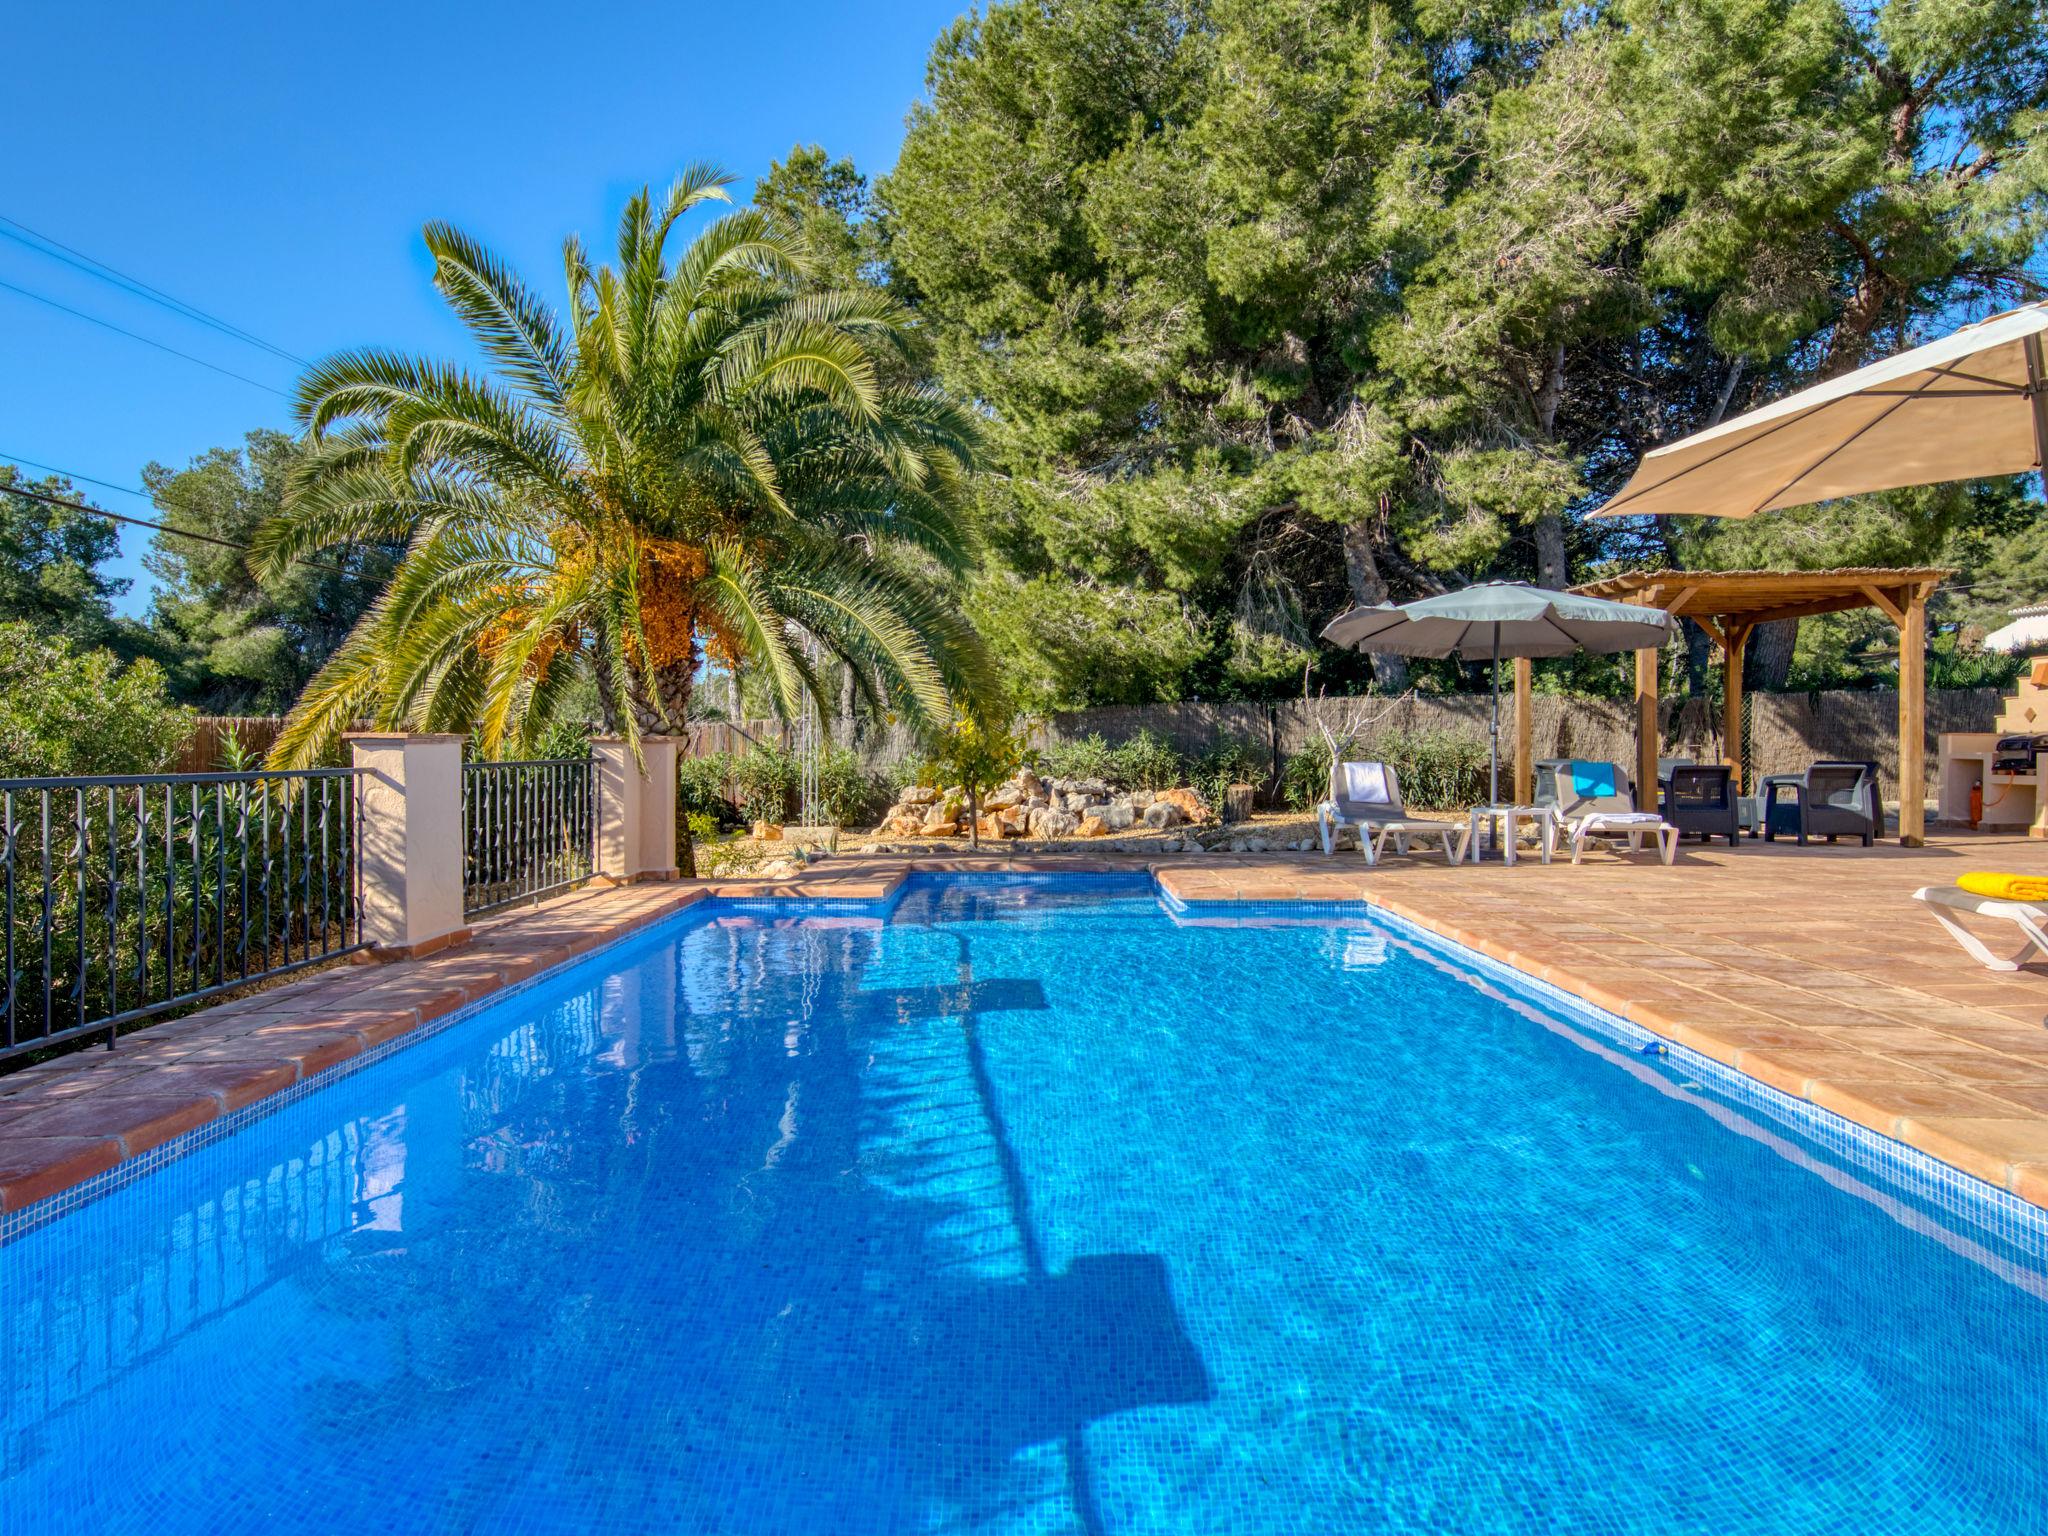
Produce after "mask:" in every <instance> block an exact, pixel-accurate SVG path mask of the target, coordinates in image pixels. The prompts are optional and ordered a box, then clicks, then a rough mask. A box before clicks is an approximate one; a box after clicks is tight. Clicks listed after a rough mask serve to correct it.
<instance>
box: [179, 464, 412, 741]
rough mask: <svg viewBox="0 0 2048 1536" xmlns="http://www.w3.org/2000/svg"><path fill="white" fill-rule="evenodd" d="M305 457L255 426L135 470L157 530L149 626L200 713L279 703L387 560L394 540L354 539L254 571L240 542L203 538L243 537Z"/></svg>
mask: <svg viewBox="0 0 2048 1536" xmlns="http://www.w3.org/2000/svg"><path fill="white" fill-rule="evenodd" d="M304 457H305V453H304V449H303V448H302V446H301V445H300V444H299V442H298V441H297V440H296V439H294V438H290V437H287V436H286V435H285V434H284V433H282V432H271V431H256V432H251V433H249V434H248V436H247V437H246V438H245V439H244V440H243V446H242V447H241V448H239V449H232V448H215V449H212V450H210V451H209V452H207V453H203V454H201V455H200V456H199V457H197V458H195V459H194V460H192V462H191V464H190V465H188V466H187V467H186V468H184V469H182V470H171V469H167V468H165V467H164V466H163V465H161V464H151V465H149V466H147V467H146V468H145V469H144V470H143V471H142V481H143V484H144V485H145V486H147V487H148V488H149V491H150V493H151V495H152V497H153V498H154V499H155V502H156V508H157V517H158V519H159V521H160V522H161V523H162V524H163V526H164V530H165V531H164V532H161V533H158V534H156V535H154V536H153V537H152V538H151V540H150V550H149V553H148V554H147V555H145V556H144V557H143V562H142V563H143V567H144V569H146V570H147V571H148V572H149V573H150V575H152V576H154V577H155V578H156V580H157V582H158V588H157V593H156V596H155V598H154V600H153V602H152V606H151V610H150V626H151V628H152V630H153V631H154V633H155V635H156V637H157V641H158V644H159V645H160V646H161V647H162V648H163V651H164V654H165V661H166V665H167V666H169V668H170V670H171V675H172V679H173V682H174V686H175V687H176V689H177V692H178V695H179V697H181V698H184V699H187V700H189V701H191V702H193V703H196V704H199V705H200V706H201V707H203V708H204V709H205V710H207V711H208V712H209V713H212V714H283V713H284V712H285V711H286V710H288V709H290V708H291V706H292V703H293V701H294V700H296V699H297V698H298V696H299V692H300V690H301V689H303V688H304V687H305V685H306V684H307V683H308V682H309V681H311V680H312V678H313V676H314V674H315V673H317V672H318V671H319V670H320V668H321V666H322V665H323V664H324V663H325V662H326V661H327V659H328V658H329V657H330V656H332V655H333V654H334V652H335V650H336V648H337V647H339V646H340V644H341V642H342V641H343V640H345V639H346V638H347V637H348V633H349V631H350V630H351V629H353V628H354V627H355V626H356V624H357V622H358V621H360V620H361V618H362V617H363V615H364V614H365V613H366V612H367V611H368V610H369V607H370V604H371V602H372V601H373V600H374V599H375V597H376V595H377V593H378V591H379V590H380V589H381V588H382V587H383V585H384V583H385V582H386V581H388V580H389V579H390V577H391V572H392V569H393V568H394V566H395V565H396V563H397V558H398V554H399V549H398V546H397V545H396V544H394V543H389V542H382V543H380V542H358V543H350V544H346V545H342V546H339V547H337V548H335V549H332V550H329V551H328V552H327V553H326V554H324V555H323V556H321V557H320V559H319V560H318V561H314V562H307V561H296V562H293V563H291V564H289V565H286V566H284V567H283V568H281V569H279V570H277V571H275V572H272V573H270V574H268V575H265V576H262V577H258V576H256V575H253V574H251V572H250V570H249V565H248V558H247V556H246V555H245V554H244V553H243V552H242V550H240V549H237V548H224V547H223V546H222V545H221V544H216V543H209V542H207V540H208V539H218V540H223V541H225V542H226V543H227V544H229V545H246V544H248V542H249V541H250V539H252V538H253V537H254V536H255V533H256V530H257V529H258V528H260V527H261V526H262V525H263V524H264V523H265V522H266V521H268V520H269V519H271V518H274V517H276V516H277V515H278V514H279V512H280V511H281V510H282V508H283V506H284V497H285V487H286V484H287V482H288V480H289V479H290V477H291V474H292V472H293V470H294V469H295V468H296V467H297V466H298V465H299V464H300V463H301V461H302V460H303V459H304ZM194 534H198V535H204V537H203V538H194V537H191V535H194Z"/></svg>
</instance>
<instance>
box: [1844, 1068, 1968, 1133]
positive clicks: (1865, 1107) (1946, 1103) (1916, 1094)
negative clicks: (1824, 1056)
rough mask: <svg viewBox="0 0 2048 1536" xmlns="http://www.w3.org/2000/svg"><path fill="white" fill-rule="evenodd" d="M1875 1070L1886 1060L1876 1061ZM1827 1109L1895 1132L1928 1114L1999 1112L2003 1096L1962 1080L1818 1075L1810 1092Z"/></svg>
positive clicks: (1887, 1131)
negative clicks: (1970, 1085) (1903, 1125)
mask: <svg viewBox="0 0 2048 1536" xmlns="http://www.w3.org/2000/svg"><path fill="white" fill-rule="evenodd" d="M1871 1069H1872V1070H1873V1071H1880V1072H1881V1071H1883V1070H1884V1069H1885V1064H1884V1063H1882V1062H1872V1063H1871ZM1806 1096H1807V1097H1808V1098H1810V1099H1812V1100H1813V1102H1814V1103H1816V1104H1818V1105H1820V1107H1821V1108H1823V1109H1832V1110H1833V1111H1834V1112H1835V1113H1836V1114H1838V1115H1843V1116H1846V1117H1847V1118H1848V1119H1851V1120H1854V1121H1855V1122H1856V1123H1857V1124H1859V1125H1867V1126H1870V1127H1872V1128H1873V1129H1875V1130H1881V1131H1883V1132H1884V1133H1885V1134H1886V1135H1891V1134H1893V1133H1894V1128H1895V1127H1896V1126H1897V1125H1898V1123H1899V1122H1900V1121H1901V1120H1905V1119H1909V1118H1912V1117H1915V1116H1926V1115H1996V1114H1997V1113H1998V1112H1999V1111H2000V1110H2002V1109H2004V1108H2006V1106H2005V1104H2004V1103H2003V1102H2001V1101H2000V1100H1998V1099H1996V1098H1994V1097H1992V1096H1991V1095H1990V1094H1989V1093H1987V1092H1984V1091H1982V1090H1979V1089H1975V1088H1970V1087H1966V1086H1965V1085H1963V1084H1961V1083H1929V1082H1926V1081H1924V1080H1923V1081H1911V1082H1894V1081H1891V1080H1890V1079H1888V1078H1876V1079H1869V1078H1846V1079H1832V1078H1830V1079H1816V1080H1815V1081H1814V1082H1813V1083H1811V1084H1810V1085H1809V1086H1808V1089H1807V1095H1806Z"/></svg>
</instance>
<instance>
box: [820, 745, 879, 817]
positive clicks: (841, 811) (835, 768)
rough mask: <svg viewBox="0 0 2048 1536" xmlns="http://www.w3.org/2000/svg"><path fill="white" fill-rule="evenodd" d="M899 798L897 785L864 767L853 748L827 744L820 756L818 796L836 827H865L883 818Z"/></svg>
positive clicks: (826, 813)
mask: <svg viewBox="0 0 2048 1536" xmlns="http://www.w3.org/2000/svg"><path fill="white" fill-rule="evenodd" d="M894 798H895V792H894V786H893V784H892V783H891V782H890V780H889V779H888V778H887V777H886V776H884V775H882V774H876V773H870V772H868V770H867V769H866V768H864V767H862V766H861V760H860V754H859V753H857V752H855V751H854V750H853V748H851V747H827V748H826V749H825V750H824V751H823V752H821V753H820V754H819V755H818V799H819V801H820V802H822V806H823V809H824V812H825V819H826V820H827V821H828V822H830V823H831V824H832V825H833V826H835V827H864V826H867V825H869V824H870V823H872V822H874V821H877V820H879V819H880V817H881V814H882V812H883V811H884V810H886V809H888V806H889V802H890V801H891V800H892V799H894Z"/></svg>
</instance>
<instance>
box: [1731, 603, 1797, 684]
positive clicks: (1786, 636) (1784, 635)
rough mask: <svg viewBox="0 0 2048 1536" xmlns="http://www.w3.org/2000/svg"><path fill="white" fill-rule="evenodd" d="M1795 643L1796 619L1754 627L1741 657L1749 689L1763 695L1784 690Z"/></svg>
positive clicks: (1790, 673)
mask: <svg viewBox="0 0 2048 1536" xmlns="http://www.w3.org/2000/svg"><path fill="white" fill-rule="evenodd" d="M1798 643H1799V621H1798V620H1797V619H1773V620H1771V621H1770V622H1769V623H1768V624H1759V625H1757V627H1756V630H1755V632H1754V633H1752V634H1751V635H1750V637H1749V646H1748V649H1747V650H1746V651H1745V653H1744V656H1743V660H1744V663H1745V667H1744V670H1745V671H1747V673H1748V674H1749V675H1748V678H1747V679H1746V681H1747V683H1748V686H1749V687H1751V688H1754V689H1756V690H1758V691H1760V692H1764V693H1775V692H1778V691H1779V690H1781V689H1783V688H1784V686H1785V683H1786V681H1787V680H1788V679H1789V678H1790V677H1791V676H1792V649H1793V647H1794V646H1796V645H1797V644H1798Z"/></svg>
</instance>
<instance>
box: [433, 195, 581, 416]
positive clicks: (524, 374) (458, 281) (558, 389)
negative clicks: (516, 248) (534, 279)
mask: <svg viewBox="0 0 2048 1536" xmlns="http://www.w3.org/2000/svg"><path fill="white" fill-rule="evenodd" d="M426 240H427V249H428V250H429V251H432V252H433V253H434V286H435V287H436V288H438V289H440V290H441V294H442V297H444V298H446V299H447V300H448V303H449V305H450V307H451V308H453V309H454V311H455V312H456V313H457V314H458V315H460V316H461V317H462V320H463V323H464V324H466V325H467V326H468V327H469V328H470V331H471V332H472V333H473V334H474V335H475V336H476V338H477V340H478V342H479V343H480V344H481V345H482V347H483V349H484V351H485V352H486V353H487V354H488V355H489V356H491V357H492V358H494V359H496V360H497V362H498V364H499V365H500V366H501V367H503V368H504V369H505V371H506V372H507V373H508V374H510V375H511V376H512V378H513V379H515V380H517V381H518V383H519V384H520V385H522V386H523V387H524V388H526V389H527V390H529V391H530V392H531V393H533V394H534V395H535V396H537V397H538V398H540V399H542V400H544V401H546V402H547V403H548V404H549V405H551V406H555V407H560V406H561V405H562V403H563V401H564V399H565V398H566V396H567V394H568V386H569V372H570V368H571V366H572V364H571V358H570V355H569V349H568V347H567V345H566V344H565V343H564V342H563V340H562V336H561V332H560V330H559V328H558V327H557V324H556V321H555V317H554V315H553V313H552V312H551V311H549V309H548V308H547V306H546V305H544V304H542V303H541V302H540V301H539V300H538V299H537V298H535V297H534V296H533V294H532V293H531V292H529V291H528V290H527V288H526V286H525V285H524V284H522V283H521V282H520V281H519V279H518V278H516V277H514V276H513V275H512V273H511V271H510V270H509V269H508V268H507V267H506V266H505V265H504V264H503V263H502V262H500V261H499V260H498V259H497V258H496V257H495V256H493V255H492V254H491V253H490V252H489V251H487V250H485V249H484V248H483V247H482V246H481V245H479V244H478V243H477V242H476V241H474V240H472V239H470V237H469V236H468V235H465V234H464V233H463V232H462V231H461V230H459V229H456V228H455V227H454V226H452V225H449V224H443V223H440V222H438V221H436V222H435V223H431V224H429V225H428V226H427V230H426Z"/></svg>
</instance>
